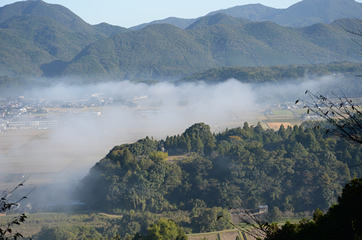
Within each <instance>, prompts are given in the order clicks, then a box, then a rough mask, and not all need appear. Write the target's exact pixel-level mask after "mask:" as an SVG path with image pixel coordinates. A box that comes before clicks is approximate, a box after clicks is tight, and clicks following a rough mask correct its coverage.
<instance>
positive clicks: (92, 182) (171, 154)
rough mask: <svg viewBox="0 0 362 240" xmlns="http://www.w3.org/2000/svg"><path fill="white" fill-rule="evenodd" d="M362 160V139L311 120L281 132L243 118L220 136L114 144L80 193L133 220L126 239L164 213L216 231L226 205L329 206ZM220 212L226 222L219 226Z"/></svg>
mask: <svg viewBox="0 0 362 240" xmlns="http://www.w3.org/2000/svg"><path fill="white" fill-rule="evenodd" d="M360 158H361V146H360V145H359V144H354V143H351V142H349V141H347V140H345V139H342V138H338V137H336V136H334V135H330V134H326V133H325V131H324V130H321V129H317V128H309V127H308V124H306V125H305V126H303V125H302V126H297V125H296V126H294V127H287V128H285V127H284V126H283V125H282V126H281V127H280V128H279V130H278V131H274V130H271V129H263V128H262V126H261V124H257V125H256V126H249V125H248V123H244V126H243V127H238V128H234V129H230V130H229V129H226V130H225V131H224V132H221V133H218V134H213V133H212V132H211V131H210V127H209V126H208V125H206V124H204V123H198V124H194V125H193V126H191V127H190V128H188V129H187V130H186V131H185V132H184V133H182V134H181V135H177V136H168V137H167V138H166V139H164V140H160V141H158V140H154V139H152V138H149V137H146V138H145V139H141V140H139V141H137V142H135V143H133V144H124V145H120V146H115V147H114V148H113V149H112V150H111V151H110V152H109V153H108V154H107V155H106V156H105V158H103V159H102V160H101V161H99V162H98V163H97V164H96V165H95V166H94V167H93V168H92V169H91V170H90V172H89V174H88V175H87V176H86V177H85V178H84V179H83V181H82V186H81V187H80V195H79V197H80V199H81V200H82V201H83V202H84V203H85V206H86V208H87V209H92V210H99V211H105V212H110V213H112V212H113V213H122V214H124V218H123V220H122V221H125V219H127V218H129V222H127V223H124V224H123V225H124V226H128V227H129V228H132V229H130V231H128V232H127V231H126V232H125V229H123V230H121V231H122V234H121V235H122V236H126V235H127V234H135V233H136V232H139V231H142V229H143V230H144V229H146V228H147V226H148V224H150V223H152V220H151V219H153V221H154V216H155V214H165V213H168V214H171V213H172V214H171V215H170V217H171V218H173V219H175V220H178V222H179V224H181V225H182V226H184V227H185V229H186V231H188V232H207V231H215V230H221V229H224V228H228V227H230V225H228V221H227V219H230V214H229V213H228V211H227V209H228V208H233V209H238V208H240V207H241V205H243V206H247V207H248V208H250V209H257V208H258V207H259V206H260V205H268V206H269V208H270V209H272V208H274V207H277V208H278V209H280V210H281V211H284V212H289V213H291V214H297V213H298V214H299V215H300V216H303V214H304V213H305V212H307V211H314V210H315V209H317V208H320V209H322V210H327V209H328V208H329V207H330V206H331V205H332V204H334V203H336V202H337V198H338V196H340V194H341V192H342V188H343V186H344V185H345V184H346V183H347V182H348V181H349V180H350V179H351V177H353V176H356V177H361V176H362V166H357V167H356V166H355V165H356V164H357V163H360ZM219 215H224V216H226V217H225V219H224V220H225V222H224V224H222V223H220V222H219V223H218V224H215V223H213V221H216V216H219ZM127 216H128V217H127ZM211 216H214V217H211Z"/></svg>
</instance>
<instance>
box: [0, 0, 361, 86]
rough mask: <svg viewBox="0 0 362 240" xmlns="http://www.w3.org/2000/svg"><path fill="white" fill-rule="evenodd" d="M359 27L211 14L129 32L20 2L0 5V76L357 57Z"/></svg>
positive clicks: (178, 73)
mask: <svg viewBox="0 0 362 240" xmlns="http://www.w3.org/2000/svg"><path fill="white" fill-rule="evenodd" d="M304 1H306V2H307V3H308V2H309V3H310V0H304ZM304 1H303V2H304ZM318 1H321V2H323V1H327V0H318ZM329 1H339V0H329ZM349 1H350V0H349ZM352 2H353V1H352ZM256 7H259V8H260V7H261V5H257V6H256ZM261 8H262V7H261ZM263 11H264V12H268V13H270V14H271V13H273V12H274V11H273V10H272V9H264V10H263ZM173 20H175V21H177V19H173ZM360 27H361V22H360V21H359V20H357V19H341V20H337V21H335V22H333V23H331V24H324V23H318V24H314V25H311V26H307V27H301V28H292V27H284V26H281V25H278V24H276V23H274V22H271V21H261V22H253V21H250V20H247V19H245V18H241V17H237V18H236V17H232V16H230V15H227V14H225V13H216V14H211V15H207V16H205V17H202V18H198V19H197V20H196V21H194V22H193V23H192V24H190V25H188V27H187V28H186V29H181V28H179V27H175V26H173V25H171V24H152V25H149V26H146V27H145V28H143V29H141V30H137V31H131V30H128V29H124V28H121V27H117V26H112V25H109V24H106V23H102V24H98V25H94V26H93V25H90V24H88V23H86V22H84V21H83V20H82V19H81V18H79V17H78V16H76V15H75V14H73V13H72V12H71V11H69V10H68V9H66V8H64V7H62V6H60V5H55V4H47V3H45V2H42V1H26V2H18V3H14V4H10V5H6V6H4V7H2V8H0V41H1V44H0V77H1V76H5V75H8V76H46V77H52V76H68V75H77V76H80V77H87V76H88V77H90V78H91V77H94V76H99V77H100V79H103V78H104V77H107V78H110V79H165V80H166V79H178V78H180V77H183V76H186V75H190V74H194V73H197V72H200V71H206V70H208V69H210V68H220V67H229V66H264V65H265V66H271V65H289V64H315V63H328V62H331V61H352V62H355V61H361V60H362V57H361V56H360V55H359V54H358V53H357V51H356V48H358V47H359V46H358V45H357V44H356V43H355V42H353V41H352V40H351V38H353V36H351V34H350V33H348V32H347V31H346V29H349V30H356V29H357V30H358V29H360Z"/></svg>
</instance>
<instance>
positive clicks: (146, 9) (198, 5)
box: [0, 0, 299, 27]
mask: <svg viewBox="0 0 362 240" xmlns="http://www.w3.org/2000/svg"><path fill="white" fill-rule="evenodd" d="M13 2H16V1H14V0H0V6H1V7H2V6H4V5H7V4H10V3H13ZM45 2H47V3H55V4H60V5H63V6H65V7H67V8H68V9H70V10H71V11H72V12H74V13H75V14H77V15H78V16H80V17H81V18H82V19H83V20H85V21H86V22H88V23H90V24H97V23H101V22H106V23H109V24H113V25H118V26H122V27H132V26H135V25H138V24H141V23H146V22H151V21H153V20H159V19H164V18H167V17H180V18H196V17H200V16H203V15H206V14H207V13H209V12H211V11H215V10H220V9H225V8H230V7H234V6H238V5H245V4H251V3H261V4H263V5H265V6H269V7H274V8H287V7H289V6H291V5H293V4H294V3H297V2H299V0H278V1H275V0H226V1H220V0H183V1H175V0H173V1H170V0H152V1H150V0H133V1H125V0H106V1H99V0H45Z"/></svg>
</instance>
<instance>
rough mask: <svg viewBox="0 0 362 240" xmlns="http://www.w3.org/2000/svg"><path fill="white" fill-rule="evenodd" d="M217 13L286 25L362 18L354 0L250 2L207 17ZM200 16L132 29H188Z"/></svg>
mask: <svg viewBox="0 0 362 240" xmlns="http://www.w3.org/2000/svg"><path fill="white" fill-rule="evenodd" d="M218 13H224V14H226V15H229V16H232V17H235V18H243V19H247V20H250V21H271V22H275V23H277V24H279V25H281V26H287V27H305V26H309V25H312V24H315V23H332V22H333V21H335V20H338V19H341V18H357V19H359V18H361V17H362V5H361V3H358V2H356V1H354V0H302V1H300V2H298V3H296V4H294V5H292V6H290V7H288V8H286V9H275V8H272V7H267V6H264V5H262V4H247V5H241V6H235V7H231V8H228V9H221V10H217V11H213V12H210V13H208V14H207V15H206V16H210V15H214V14H218ZM198 19H199V18H195V19H182V18H166V19H163V20H156V21H152V22H150V23H144V24H141V25H138V26H134V27H132V28H131V29H135V30H139V29H142V28H143V27H145V26H147V25H150V24H159V23H168V24H172V25H174V26H177V27H180V28H187V27H188V26H190V25H191V24H193V23H194V22H195V21H197V20H198ZM187 24H188V25H187Z"/></svg>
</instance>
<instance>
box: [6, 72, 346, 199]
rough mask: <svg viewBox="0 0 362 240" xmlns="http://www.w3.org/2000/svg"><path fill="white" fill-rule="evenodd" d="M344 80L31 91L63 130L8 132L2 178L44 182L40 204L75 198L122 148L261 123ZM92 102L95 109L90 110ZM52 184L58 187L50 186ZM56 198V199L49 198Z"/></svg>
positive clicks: (35, 196) (38, 194)
mask: <svg viewBox="0 0 362 240" xmlns="http://www.w3.org/2000/svg"><path fill="white" fill-rule="evenodd" d="M342 80H343V77H341V76H331V77H325V78H320V79H310V80H304V81H299V82H295V81H288V82H282V83H266V84H256V85H253V84H244V83H241V82H239V81H237V80H233V79H230V80H228V81H226V82H222V83H219V84H214V85H208V84H206V83H204V82H199V83H184V84H181V85H177V86H176V85H174V84H172V83H166V82H161V83H157V84H152V85H148V84H144V83H132V82H129V81H123V82H118V83H114V82H108V83H100V84H94V85H82V86H69V85H63V84H59V85H57V86H53V87H47V88H41V89H32V90H29V91H27V92H25V93H24V102H26V101H27V99H34V101H39V102H41V103H42V104H44V103H48V104H50V105H51V106H52V107H48V108H46V109H48V114H47V115H48V116H47V120H56V121H57V123H58V125H57V127H55V128H49V129H36V130H11V131H8V132H6V133H1V134H0V138H1V135H2V138H1V141H2V142H4V143H5V145H4V144H2V146H3V147H2V148H1V152H0V164H1V168H0V174H1V175H9V174H16V176H21V177H22V176H23V175H24V176H28V175H31V177H30V179H29V180H28V184H29V186H33V185H38V188H37V190H36V191H35V192H34V193H32V196H29V198H30V199H34V201H41V200H40V199H42V200H43V201H48V202H49V201H51V202H53V201H55V200H54V199H58V200H59V199H64V198H65V197H70V198H72V196H73V195H72V194H70V193H71V192H72V191H71V188H72V187H74V186H76V184H77V182H78V181H79V180H80V179H82V178H83V177H84V176H85V175H86V174H87V173H88V171H89V169H90V168H91V167H92V166H93V165H94V164H95V163H96V162H97V161H99V160H100V159H101V158H102V157H104V156H105V155H106V154H107V153H108V151H109V150H110V149H111V148H112V147H113V146H115V145H120V144H123V143H131V142H134V141H137V140H138V139H140V138H144V137H146V136H149V137H154V138H155V139H157V140H160V139H164V138H165V137H166V136H167V135H169V136H171V135H175V134H181V133H182V132H183V131H184V130H185V129H186V128H188V127H190V126H191V125H192V124H194V123H196V122H205V123H206V124H209V125H210V127H211V129H212V131H214V132H219V131H223V130H225V128H226V127H229V128H230V127H236V126H242V125H243V123H244V122H245V121H248V122H249V123H251V124H255V123H256V122H257V121H258V118H257V116H258V115H262V113H261V112H262V111H263V110H265V109H267V108H271V107H272V104H281V103H285V102H288V101H290V102H294V101H295V100H296V99H298V98H299V97H303V95H304V91H305V90H306V89H308V90H311V91H314V92H317V91H321V90H324V89H325V86H326V85H328V86H334V85H336V84H337V85H336V86H338V84H339V83H340V82H341V81H342ZM336 89H337V88H336ZM337 91H338V90H337ZM89 102H91V103H92V105H91V106H87V105H86V103H87V104H89ZM56 104H58V105H57V106H55V105H56ZM67 104H68V105H67ZM65 105H67V106H66V107H65ZM28 117H29V118H31V117H34V116H28ZM16 181H17V179H15V182H16ZM49 184H54V185H52V187H51V188H49ZM4 185H6V182H5V183H2V184H1V186H4ZM42 186H47V187H42ZM55 186H56V187H55ZM50 189H51V193H50V192H49V191H50ZM54 193H56V194H57V196H54V195H52V196H50V195H51V194H54ZM58 194H59V196H62V197H61V198H60V197H59V196H58ZM68 194H69V195H68ZM45 196H46V197H45ZM49 197H50V198H52V199H53V200H49ZM45 199H47V200H45ZM62 201H63V200H62Z"/></svg>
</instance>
